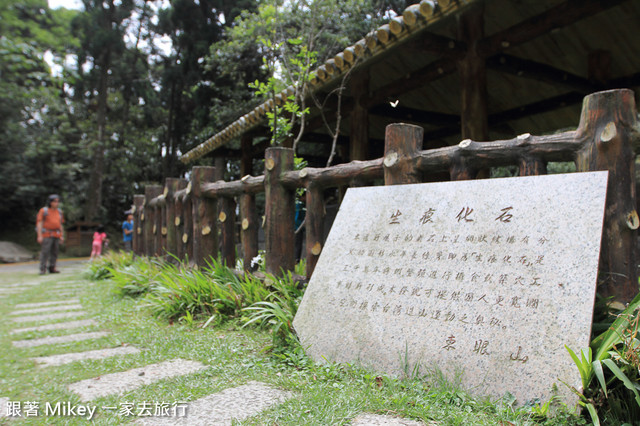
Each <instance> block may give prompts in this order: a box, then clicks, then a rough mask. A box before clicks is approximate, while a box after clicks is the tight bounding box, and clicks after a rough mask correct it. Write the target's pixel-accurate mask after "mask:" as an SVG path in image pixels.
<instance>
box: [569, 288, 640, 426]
mask: <svg viewBox="0 0 640 426" xmlns="http://www.w3.org/2000/svg"><path fill="white" fill-rule="evenodd" d="M639 310H640V295H637V296H636V297H635V298H634V299H633V300H632V301H631V303H629V305H628V306H627V307H626V308H625V309H624V310H623V311H622V312H620V313H618V314H617V315H615V320H614V321H613V322H612V323H611V325H610V327H609V328H608V329H607V330H606V331H605V332H603V333H602V334H600V335H598V336H597V337H596V338H594V339H593V340H592V341H591V345H590V347H589V348H584V349H582V350H581V351H580V353H579V354H576V353H575V352H574V351H573V350H572V349H571V348H569V347H566V349H567V351H568V352H569V355H570V356H571V358H572V359H573V361H574V363H575V364H576V366H577V367H578V371H579V372H580V377H581V379H582V389H583V390H582V392H578V390H577V389H573V388H572V390H573V391H574V392H575V393H576V394H578V395H579V397H580V405H582V406H583V407H585V408H586V409H587V411H588V412H589V414H590V416H591V419H592V421H593V423H594V424H596V425H599V424H600V421H601V418H602V420H603V421H604V422H605V423H606V424H614V423H617V424H619V423H623V422H632V423H637V422H640V394H639V393H638V392H639V391H640V384H639V383H640V380H639V378H640V374H639V372H640V342H639V341H638V338H637V335H638V321H639V315H638V313H639V312H640V311H639ZM594 377H595V378H596V379H597V382H594V380H593V378H594Z"/></svg>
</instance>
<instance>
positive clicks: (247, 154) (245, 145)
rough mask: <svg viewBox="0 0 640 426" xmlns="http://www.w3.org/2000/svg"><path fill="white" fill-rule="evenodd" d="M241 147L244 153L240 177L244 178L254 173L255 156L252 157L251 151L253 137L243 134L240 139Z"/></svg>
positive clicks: (241, 160)
mask: <svg viewBox="0 0 640 426" xmlns="http://www.w3.org/2000/svg"><path fill="white" fill-rule="evenodd" d="M240 147H241V148H240V149H241V151H242V158H241V159H240V176H241V177H244V176H246V175H250V174H252V173H253V156H252V155H251V151H252V150H253V136H251V135H250V134H247V133H245V134H243V135H242V137H241V138H240Z"/></svg>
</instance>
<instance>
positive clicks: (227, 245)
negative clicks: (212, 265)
mask: <svg viewBox="0 0 640 426" xmlns="http://www.w3.org/2000/svg"><path fill="white" fill-rule="evenodd" d="M219 208H220V213H219V214H218V221H219V222H220V230H221V234H220V239H221V247H220V249H221V251H222V253H221V254H222V261H223V262H224V263H225V264H226V265H227V266H228V267H229V268H235V267H236V238H235V234H236V200H235V199H234V198H233V197H221V199H220V204H219Z"/></svg>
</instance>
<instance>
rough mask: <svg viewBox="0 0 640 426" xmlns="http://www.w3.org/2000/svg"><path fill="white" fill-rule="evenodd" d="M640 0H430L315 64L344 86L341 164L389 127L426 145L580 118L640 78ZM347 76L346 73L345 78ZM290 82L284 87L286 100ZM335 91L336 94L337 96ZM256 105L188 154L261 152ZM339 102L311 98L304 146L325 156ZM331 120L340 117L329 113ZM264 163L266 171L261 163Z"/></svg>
mask: <svg viewBox="0 0 640 426" xmlns="http://www.w3.org/2000/svg"><path fill="white" fill-rule="evenodd" d="M638 24H640V1H638V0H606V1H605V0H457V1H456V0H440V1H438V2H435V1H432V0H423V1H421V2H420V3H419V4H414V5H411V6H409V7H408V8H407V9H406V10H404V12H403V14H402V15H401V16H397V17H395V18H393V19H392V20H391V21H390V22H389V23H388V24H385V25H383V26H381V27H379V28H378V29H377V30H375V31H372V32H371V33H370V34H368V35H366V36H365V37H364V38H363V39H361V40H359V41H357V42H356V43H355V44H353V45H352V46H349V47H347V48H346V49H344V51H342V52H340V53H338V54H337V55H336V56H335V57H334V58H332V59H330V60H328V61H327V62H326V63H324V64H322V65H321V66H319V67H318V69H317V70H316V71H315V75H316V77H315V78H314V80H313V81H312V85H311V90H312V91H313V92H314V93H315V95H316V96H317V97H319V98H321V99H322V98H324V97H326V96H327V95H328V94H329V93H330V92H331V91H332V90H334V89H335V88H336V87H337V86H338V85H341V84H344V85H345V90H344V91H343V95H342V102H341V105H340V111H341V115H342V117H341V126H340V137H339V138H338V149H337V153H336V159H335V161H334V164H336V163H343V162H348V161H352V160H367V159H371V158H377V157H379V156H381V155H382V152H383V141H384V131H385V127H386V126H387V125H388V124H390V123H395V122H405V123H413V124H417V125H420V126H422V127H424V129H425V136H424V149H430V148H438V147H442V146H447V145H453V144H456V143H458V142H460V141H461V140H464V139H472V140H474V141H485V140H495V139H506V138H512V137H515V136H516V135H519V134H523V133H532V134H538V135H540V134H545V133H550V132H554V131H557V130H558V129H564V128H567V127H572V126H575V123H576V122H577V120H578V117H579V115H580V108H581V103H582V100H583V97H584V96H585V95H587V94H589V93H592V92H596V91H599V90H604V89H613V88H621V87H625V88H631V89H633V90H634V91H637V90H638V89H639V87H640V39H639V38H636V37H637V36H638V35H639V32H640V30H639V29H638V28H639V25H638ZM345 77H346V78H345ZM286 95H287V93H286V92H283V93H282V94H280V95H279V96H278V97H277V99H276V102H278V101H279V100H280V99H281V98H282V97H283V96H286ZM334 99H335V97H334ZM271 108H273V101H268V102H265V103H264V104H261V105H258V106H257V107H255V108H254V109H253V110H252V111H249V112H248V113H246V114H245V115H243V116H241V117H240V118H238V119H237V120H236V121H234V122H233V123H231V124H229V126H227V127H226V128H225V129H224V130H222V131H221V132H219V133H217V134H215V135H213V136H212V137H211V138H209V139H208V140H207V141H205V142H203V143H202V144H200V145H198V146H197V147H195V148H193V149H192V150H191V151H189V152H188V153H186V154H184V155H183V156H182V158H181V159H182V161H183V162H185V163H190V162H192V161H194V160H196V159H197V158H200V157H202V156H205V155H213V156H215V157H216V158H217V159H219V160H220V161H224V160H225V159H228V158H240V159H242V161H241V175H242V176H244V175H246V174H251V173H252V166H251V165H252V160H253V159H254V158H260V159H262V158H264V151H265V149H266V148H267V147H268V137H265V136H267V135H268V133H269V130H268V126H267V122H266V115H265V113H266V112H267V111H268V110H269V109H271ZM336 109H337V104H336V102H335V100H334V101H333V102H332V101H331V99H329V101H328V102H327V103H326V104H325V107H324V111H323V113H324V119H323V117H322V115H321V111H320V110H319V108H317V107H314V106H312V108H311V113H310V115H309V116H308V118H307V123H306V126H305V133H304V136H303V138H302V140H301V142H300V144H299V147H298V154H299V155H300V156H302V157H304V158H305V159H307V160H308V161H309V164H310V165H311V166H324V165H325V163H326V158H327V157H328V156H329V153H330V150H331V143H332V137H331V136H330V134H329V132H328V131H327V128H326V126H325V124H324V122H325V119H326V120H329V122H330V123H329V124H330V126H332V127H334V126H335V120H336V113H335V111H336ZM331 121H333V123H332V122H331ZM258 172H259V171H258Z"/></svg>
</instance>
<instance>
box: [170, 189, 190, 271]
mask: <svg viewBox="0 0 640 426" xmlns="http://www.w3.org/2000/svg"><path fill="white" fill-rule="evenodd" d="M186 187H187V180H186V179H178V183H177V184H176V192H175V193H174V194H173V203H174V208H175V216H174V218H173V224H174V226H175V228H174V235H175V237H174V238H175V241H176V245H175V253H174V254H175V256H176V258H177V259H178V260H183V259H184V243H183V242H182V235H183V233H184V232H183V230H184V209H183V196H184V190H185V188H186Z"/></svg>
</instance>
